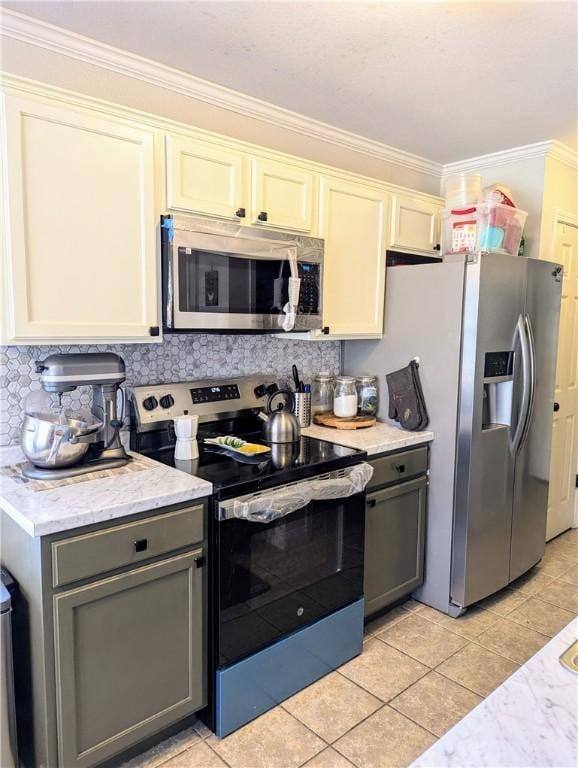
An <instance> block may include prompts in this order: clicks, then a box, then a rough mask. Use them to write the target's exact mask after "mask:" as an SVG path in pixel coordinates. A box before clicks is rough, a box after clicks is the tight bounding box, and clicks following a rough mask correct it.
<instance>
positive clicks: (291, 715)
mask: <svg viewBox="0 0 578 768" xmlns="http://www.w3.org/2000/svg"><path fill="white" fill-rule="evenodd" d="M315 682H317V681H315ZM311 685H315V683H311ZM307 687H309V686H307ZM303 690H306V689H305V688H304V689H303ZM295 695H296V694H295ZM283 704H284V702H283V701H282V702H281V703H280V704H277V706H276V707H273V709H277V708H279V709H282V710H283V712H285V713H287V714H288V715H289V717H291V718H293V720H295V721H296V722H297V723H299V724H300V725H302V726H304V727H305V728H307V730H308V731H309V732H310V733H312V734H313V735H314V736H317V738H318V739H321V741H322V742H323V743H324V744H325V745H326V746H330V742H329V741H327V739H324V738H323V736H320V735H319V734H318V733H317V732H316V731H314V730H313V728H311V727H310V726H308V725H307V723H304V722H303V721H302V720H300V719H299V718H298V717H297V715H294V714H293V713H292V712H289V710H288V709H285V707H284V706H283ZM272 711H273V710H271V709H269V710H268V712H272ZM263 714H266V713H263ZM321 751H323V750H321ZM316 754H319V753H316ZM313 757H315V755H313ZM311 759H312V758H311V757H309V758H308V760H311Z"/></svg>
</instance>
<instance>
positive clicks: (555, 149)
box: [549, 141, 578, 170]
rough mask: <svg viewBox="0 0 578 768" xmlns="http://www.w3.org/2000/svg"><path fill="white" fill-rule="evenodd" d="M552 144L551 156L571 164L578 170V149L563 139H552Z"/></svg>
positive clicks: (571, 166) (565, 163)
mask: <svg viewBox="0 0 578 768" xmlns="http://www.w3.org/2000/svg"><path fill="white" fill-rule="evenodd" d="M551 145H552V146H551V149H550V153H549V157H551V158H552V159H553V160H558V161H559V162H560V163H564V165H569V166H570V168H574V170H578V150H576V149H572V147H569V146H568V145H567V144H563V143H562V142H561V141H552V142H551Z"/></svg>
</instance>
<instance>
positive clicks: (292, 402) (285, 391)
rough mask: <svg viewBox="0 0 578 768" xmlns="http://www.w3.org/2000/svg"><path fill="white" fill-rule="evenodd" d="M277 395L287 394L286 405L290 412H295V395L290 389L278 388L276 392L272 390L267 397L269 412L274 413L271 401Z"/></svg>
mask: <svg viewBox="0 0 578 768" xmlns="http://www.w3.org/2000/svg"><path fill="white" fill-rule="evenodd" d="M277 395H285V407H286V408H287V410H288V411H289V412H290V413H295V396H294V395H293V392H291V390H290V389H278V390H277V391H276V392H271V394H270V395H269V397H268V398H267V413H274V411H272V410H271V403H272V402H273V399H274V398H275V397H277Z"/></svg>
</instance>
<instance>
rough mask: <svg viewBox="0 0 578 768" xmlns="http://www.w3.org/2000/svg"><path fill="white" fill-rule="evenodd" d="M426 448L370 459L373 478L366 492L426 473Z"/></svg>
mask: <svg viewBox="0 0 578 768" xmlns="http://www.w3.org/2000/svg"><path fill="white" fill-rule="evenodd" d="M427 450H428V449H427V446H425V445H424V446H422V447H420V448H414V449H413V450H411V451H403V452H398V453H392V454H391V455H390V456H382V457H381V458H379V459H371V464H372V466H373V477H372V478H371V480H370V481H369V485H368V486H367V490H368V491H369V490H371V489H372V488H379V487H381V486H382V485H389V484H390V483H401V482H403V481H404V480H405V479H408V480H409V478H411V477H415V476H416V475H423V474H425V473H426V471H427Z"/></svg>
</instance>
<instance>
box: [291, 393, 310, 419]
mask: <svg viewBox="0 0 578 768" xmlns="http://www.w3.org/2000/svg"><path fill="white" fill-rule="evenodd" d="M293 396H294V398H295V416H297V420H298V421H299V426H300V427H309V426H310V425H311V392H294V393H293Z"/></svg>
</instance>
